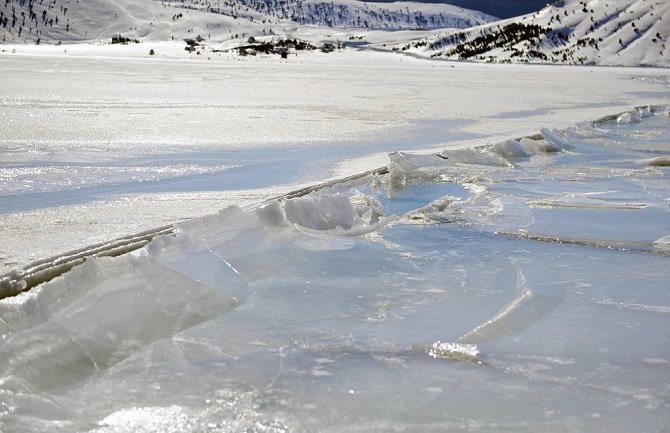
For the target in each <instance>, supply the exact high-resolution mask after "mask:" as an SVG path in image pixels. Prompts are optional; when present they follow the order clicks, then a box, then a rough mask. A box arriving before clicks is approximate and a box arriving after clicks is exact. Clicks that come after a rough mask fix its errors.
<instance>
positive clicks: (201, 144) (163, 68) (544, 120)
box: [0, 44, 670, 271]
mask: <svg viewBox="0 0 670 433" xmlns="http://www.w3.org/2000/svg"><path fill="white" fill-rule="evenodd" d="M140 45H141V47H129V48H123V47H109V46H107V47H104V46H103V47H100V46H87V45H75V46H67V47H47V46H39V47H34V46H33V47H31V46H16V47H15V49H16V51H17V52H16V53H15V54H13V53H11V49H12V47H8V46H3V49H5V50H6V52H3V53H0V60H2V63H0V69H2V74H3V80H2V82H0V90H2V94H3V98H2V104H1V105H0V123H1V124H2V125H3V133H4V134H3V136H2V137H0V148H2V150H3V152H2V160H1V161H0V170H1V173H2V179H3V183H2V185H3V191H2V192H1V193H0V225H1V226H2V228H3V236H2V237H0V266H2V268H3V270H4V271H8V270H10V269H13V268H16V267H20V266H22V265H25V264H26V263H28V262H30V261H33V260H36V259H39V258H43V257H48V256H52V255H55V254H58V253H59V252H63V251H67V250H72V249H75V248H81V247H84V246H86V245H89V244H92V243H97V242H102V241H106V240H109V239H113V238H115V237H119V236H122V235H127V234H129V233H135V232H138V231H142V230H147V229H151V228H153V227H156V226H160V225H165V224H170V223H174V222H177V221H181V220H183V219H186V218H192V217H198V216H202V215H206V214H210V213H213V212H216V211H217V210H218V209H221V208H223V207H225V206H226V205H229V204H245V203H254V202H259V201H262V200H263V199H265V198H269V197H271V196H275V195H279V194H280V193H282V192H287V191H290V190H292V189H296V188H297V187H299V186H304V185H307V184H311V183H315V182H318V181H323V180H327V179H329V178H335V177H342V176H345V175H349V174H353V173H356V172H361V171H365V170H367V169H371V168H374V167H377V166H380V165H385V164H386V163H387V161H388V159H387V157H386V154H387V153H388V152H391V151H397V150H414V151H416V150H419V149H432V150H438V149H439V150H442V149H444V148H447V147H467V146H474V145H481V144H486V143H487V142H495V141H500V140H503V139H507V138H511V137H517V136H520V135H524V134H531V133H536V132H537V131H538V130H539V129H540V128H541V127H552V128H564V127H567V126H569V125H571V124H574V123H576V122H579V121H583V120H588V119H594V118H598V117H601V116H602V115H607V114H611V113H614V112H619V111H623V110H627V109H630V108H631V107H633V106H636V105H641V104H656V103H665V102H667V94H668V93H667V92H668V81H669V80H670V78H669V75H670V74H669V73H668V71H667V70H665V69H653V68H590V67H565V66H563V67H552V66H527V65H484V64H469V63H450V62H431V61H425V60H417V59H413V58H408V57H404V56H398V55H391V54H385V53H373V52H357V51H348V52H346V51H345V52H342V53H333V54H329V55H326V54H321V53H313V54H309V55H305V56H299V57H297V58H295V59H291V60H290V61H289V62H284V63H281V62H280V61H279V60H277V59H274V58H254V59H244V60H239V59H234V58H230V57H212V58H211V60H206V59H204V58H203V59H197V60H193V59H192V58H190V59H186V58H183V54H180V53H179V51H178V49H181V47H180V46H179V47H177V45H169V44H167V45H166V47H165V49H163V48H161V49H160V50H158V51H159V53H163V52H165V53H166V54H165V57H163V58H149V57H148V56H147V54H146V52H145V51H148V49H147V46H145V45H144V44H140ZM66 51H67V52H66ZM172 53H174V54H172ZM171 56H172V57H174V58H169V57H171ZM159 57H160V56H159Z"/></svg>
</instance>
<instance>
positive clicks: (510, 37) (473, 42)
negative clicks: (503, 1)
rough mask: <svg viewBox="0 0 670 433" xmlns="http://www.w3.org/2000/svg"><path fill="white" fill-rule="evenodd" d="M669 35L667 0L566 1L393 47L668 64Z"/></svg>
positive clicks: (471, 56) (494, 58)
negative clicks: (529, 12) (535, 10)
mask: <svg viewBox="0 0 670 433" xmlns="http://www.w3.org/2000/svg"><path fill="white" fill-rule="evenodd" d="M668 37H670V2H668V1H667V0H590V1H586V0H565V1H559V2H556V3H554V4H552V5H548V6H546V7H544V8H543V9H541V10H540V11H538V12H536V13H533V14H528V15H524V16H521V17H517V18H512V19H507V20H502V21H498V22H495V23H491V24H486V25H482V26H476V27H473V28H471V29H467V30H451V31H443V32H437V33H436V34H435V36H431V37H427V38H423V39H420V40H416V41H413V42H412V43H410V44H404V45H400V46H397V47H396V48H395V49H396V50H400V51H409V52H413V53H415V54H419V55H424V56H430V57H437V58H443V59H454V60H477V61H488V62H533V63H563V64H588V65H649V66H665V67H668V66H670V51H669V50H668V48H670V47H669V46H668Z"/></svg>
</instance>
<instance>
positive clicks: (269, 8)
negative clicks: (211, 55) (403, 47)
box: [167, 0, 496, 30]
mask: <svg viewBox="0 0 670 433" xmlns="http://www.w3.org/2000/svg"><path fill="white" fill-rule="evenodd" d="M167 3H168V4H172V5H173V6H177V7H185V8H190V9H198V10H206V11H210V12H214V13H222V14H225V15H230V16H234V17H239V18H243V19H245V18H246V19H249V20H252V21H253V20H263V22H264V23H280V22H281V21H291V22H293V23H296V24H299V25H316V26H323V27H352V28H365V29H392V30H397V29H415V28H418V29H426V28H467V27H471V26H474V25H479V24H484V23H488V22H492V21H495V20H496V19H495V18H494V17H492V16H489V15H486V14H483V13H481V12H475V11H472V10H468V9H462V8H460V7H456V6H451V5H445V4H429V3H415V2H394V3H391V4H379V3H369V2H361V1H358V0H338V1H337V2H327V1H322V0H213V1H211V2H208V3H206V4H204V3H202V2H200V1H198V0H190V1H189V2H185V1H183V0H172V1H168V2H167Z"/></svg>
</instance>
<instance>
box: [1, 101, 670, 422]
mask: <svg viewBox="0 0 670 433" xmlns="http://www.w3.org/2000/svg"><path fill="white" fill-rule="evenodd" d="M629 117H630V118H621V119H619V121H617V120H616V119H614V120H612V121H609V122H603V123H598V124H588V125H580V126H577V127H575V128H573V129H571V130H570V131H567V132H558V131H543V138H542V139H539V137H535V138H537V140H521V141H518V142H506V143H502V144H497V145H493V146H487V147H482V148H478V149H473V150H471V151H445V152H443V153H441V154H440V155H439V156H437V155H408V154H393V155H392V156H391V163H390V165H389V170H388V173H386V174H384V171H378V172H375V173H371V174H369V175H367V176H363V177H357V178H353V179H350V180H349V181H348V182H343V183H335V184H331V185H329V186H327V187H325V188H321V189H319V190H311V192H310V191H303V192H301V193H298V194H294V195H292V196H287V197H285V198H282V199H278V200H272V201H269V202H266V203H263V204H261V205H259V206H257V207H256V208H254V209H251V210H242V209H239V208H237V207H230V208H227V209H224V210H222V211H221V212H220V213H219V214H217V215H214V216H210V217H207V218H202V219H198V220H193V221H189V222H187V223H184V224H181V225H179V226H177V227H176V228H175V229H174V230H173V234H172V235H169V236H161V237H157V238H156V239H154V240H153V241H152V242H151V243H150V244H149V245H148V246H146V247H144V248H141V249H138V250H136V251H135V252H133V253H131V254H126V255H123V256H121V257H116V258H109V257H107V258H94V259H89V260H87V261H86V262H85V263H84V264H82V265H80V266H77V267H75V268H74V269H73V270H72V271H70V272H69V273H66V274H64V275H62V276H60V277H58V278H56V279H54V280H52V281H50V282H48V283H45V284H42V285H40V286H39V287H37V288H35V289H33V290H31V291H28V292H25V293H23V294H21V295H19V296H16V297H11V298H6V299H4V300H2V301H1V302H0V317H1V318H2V320H0V335H2V339H1V340H0V396H1V399H0V402H1V405H0V429H1V430H2V431H3V432H15V431H16V432H18V431H55V432H58V431H67V432H69V431H84V432H86V431H89V432H131V431H132V432H135V431H145V432H158V431H160V432H164V431H180V432H189V431H190V432H200V431H212V432H230V431H251V432H280V431H326V432H327V431H338V432H341V431H379V432H382V431H384V432H387V431H416V432H425V431H440V432H442V431H463V430H466V431H467V430H478V431H492V432H493V431H495V432H499V431H515V432H518V431H527V432H530V431H533V432H534V431H550V432H551V431H555V432H559V431H568V430H574V431H589V432H605V431H607V432H611V431H620V432H627V431H649V432H651V431H659V430H662V429H663V428H665V426H667V425H668V423H669V422H670V419H669V415H668V414H669V413H670V411H669V408H670V391H669V390H668V388H667V386H666V383H667V379H668V377H669V376H668V365H670V336H669V334H668V332H667V329H668V326H669V325H670V315H669V314H668V311H670V294H669V293H668V291H667V281H668V278H669V277H670V267H668V254H667V249H665V248H663V247H662V245H665V244H667V235H668V234H669V233H670V227H668V221H669V220H670V219H668V218H667V215H668V206H669V205H670V203H669V201H668V198H669V197H670V185H669V184H668V181H667V180H668V179H667V176H668V172H667V168H666V167H664V166H658V165H653V164H652V165H649V163H648V162H649V161H650V160H653V159H655V158H659V157H664V156H666V155H668V153H669V152H670V149H668V145H667V143H668V140H667V137H668V134H669V131H670V119H669V118H668V114H667V112H666V111H663V110H661V111H660V112H656V113H652V112H645V111H640V112H637V113H635V114H634V115H633V116H629ZM664 239H665V240H664ZM547 241H550V242H547ZM605 247H607V248H605Z"/></svg>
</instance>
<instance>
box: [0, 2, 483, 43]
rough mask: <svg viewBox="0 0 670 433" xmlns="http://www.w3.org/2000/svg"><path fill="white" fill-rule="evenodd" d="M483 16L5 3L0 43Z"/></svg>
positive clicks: (346, 7) (426, 24)
mask: <svg viewBox="0 0 670 433" xmlns="http://www.w3.org/2000/svg"><path fill="white" fill-rule="evenodd" d="M494 20H495V18H494V17H491V16H488V15H486V14H483V13H480V12H475V11H470V10H466V9H462V8H459V7H456V6H451V5H440V4H421V3H409V2H407V3H393V4H385V5H381V4H375V3H365V2H358V1H355V0H338V1H337V2H328V3H326V2H323V1H318V0H308V1H297V0H282V1H277V0H265V1H263V0H213V1H212V2H211V3H204V2H199V1H195V0H190V1H172V2H162V3H161V2H158V1H150V0H46V1H45V0H5V1H4V2H2V3H0V42H5V43H21V42H24V43H25V42H30V43H32V42H37V41H38V39H39V41H40V42H47V41H49V42H58V41H62V42H75V41H93V40H110V38H111V37H112V36H113V35H115V34H122V35H124V36H127V37H130V38H132V39H142V40H153V41H159V40H171V39H172V38H174V39H181V38H185V37H195V36H196V35H202V36H203V37H208V38H213V39H215V40H217V39H218V40H224V39H230V38H232V37H234V35H237V36H241V35H243V34H244V35H246V36H250V35H262V34H268V33H269V34H271V33H273V26H274V28H275V29H277V28H281V27H295V26H296V25H300V26H304V25H316V26H323V27H351V28H368V29H373V28H376V29H391V30H395V29H407V28H412V29H413V28H444V27H457V28H466V27H470V26H472V25H478V24H482V23H487V22H492V21H494Z"/></svg>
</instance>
